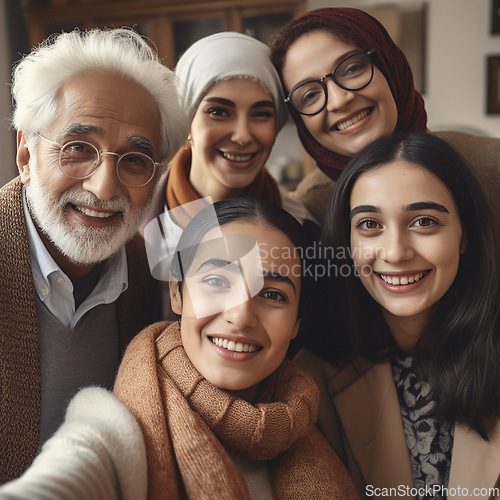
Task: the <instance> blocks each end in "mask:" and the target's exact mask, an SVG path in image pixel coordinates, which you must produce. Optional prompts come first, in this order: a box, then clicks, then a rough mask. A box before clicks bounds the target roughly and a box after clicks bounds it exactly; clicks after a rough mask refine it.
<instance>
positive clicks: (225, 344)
mask: <svg viewBox="0 0 500 500" xmlns="http://www.w3.org/2000/svg"><path fill="white" fill-rule="evenodd" d="M209 339H210V341H211V342H212V344H215V345H216V346H217V347H222V348H224V349H226V350H228V351H234V352H250V353H251V352H256V351H259V350H260V349H262V347H261V346H258V345H255V344H245V343H243V342H235V341H234V340H228V339H223V338H220V337H209Z"/></svg>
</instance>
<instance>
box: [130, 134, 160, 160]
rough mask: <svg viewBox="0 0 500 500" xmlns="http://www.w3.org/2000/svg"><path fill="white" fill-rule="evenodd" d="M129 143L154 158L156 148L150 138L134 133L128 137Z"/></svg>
mask: <svg viewBox="0 0 500 500" xmlns="http://www.w3.org/2000/svg"><path fill="white" fill-rule="evenodd" d="M127 143H128V144H130V145H131V146H134V148H137V149H139V150H140V151H142V152H144V153H146V154H148V155H149V156H151V157H152V158H154V152H155V149H154V148H153V145H152V144H151V141H150V140H149V139H146V138H145V137H139V136H136V135H132V136H129V137H127Z"/></svg>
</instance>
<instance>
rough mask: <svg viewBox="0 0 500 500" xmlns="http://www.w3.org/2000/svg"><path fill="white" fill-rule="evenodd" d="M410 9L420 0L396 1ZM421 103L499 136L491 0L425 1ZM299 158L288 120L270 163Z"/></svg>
mask: <svg viewBox="0 0 500 500" xmlns="http://www.w3.org/2000/svg"><path fill="white" fill-rule="evenodd" d="M0 2H1V3H0V6H1V7H0V82H1V83H2V85H0V151H1V152H2V160H1V161H2V163H1V164H0V185H3V184H4V183H5V182H6V181H7V180H9V179H11V178H12V177H14V176H15V175H16V169H15V164H14V155H15V135H14V133H13V132H12V131H11V130H9V124H10V121H9V117H10V113H11V109H10V94H9V86H8V83H9V80H10V70H11V68H10V64H9V63H8V62H7V61H8V54H7V53H6V43H5V40H4V37H5V36H6V35H5V34H6V22H5V14H4V4H5V0H0ZM389 3H391V2H390V0H309V9H315V8H319V7H341V6H351V7H354V6H356V7H359V8H364V9H370V8H372V7H374V6H380V5H382V4H389ZM392 3H393V4H396V5H397V6H399V7H400V8H402V9H407V10H408V9H410V10H411V9H414V8H415V7H418V6H419V5H421V3H422V1H421V0H396V1H393V2H392ZM427 5H428V25H427V40H426V46H427V52H426V65H427V66H426V71H427V79H426V92H425V95H424V97H425V101H426V108H427V111H428V116H429V122H428V123H429V128H430V129H431V130H444V129H459V130H467V131H476V132H478V133H481V134H485V135H491V136H495V137H500V115H490V116H488V115H487V114H486V57H487V55H493V54H499V55H500V35H496V36H493V35H490V0H427ZM294 158H295V159H298V160H300V159H301V148H300V145H299V143H298V139H297V136H296V133H295V128H294V126H293V125H292V124H290V125H287V127H286V128H285V130H284V131H283V132H281V133H280V136H279V137H278V141H277V145H276V148H275V150H274V151H273V155H272V157H271V159H270V162H269V166H270V167H271V170H278V169H279V167H280V165H281V164H282V163H286V162H287V161H289V160H290V159H294Z"/></svg>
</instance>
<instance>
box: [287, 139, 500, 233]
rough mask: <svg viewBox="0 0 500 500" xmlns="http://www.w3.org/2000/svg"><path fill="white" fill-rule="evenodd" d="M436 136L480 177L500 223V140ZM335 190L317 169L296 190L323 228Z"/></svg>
mask: <svg viewBox="0 0 500 500" xmlns="http://www.w3.org/2000/svg"><path fill="white" fill-rule="evenodd" d="M434 135H436V136H437V137H440V138H441V139H443V140H445V141H446V142H447V143H448V144H450V145H451V146H453V147H454V148H455V149H456V150H457V151H458V152H459V153H460V154H461V155H462V157H463V158H464V160H465V161H466V162H467V164H468V165H470V168H471V170H472V171H473V172H474V173H476V174H477V177H478V179H479V180H480V181H481V185H482V187H483V189H484V191H485V193H486V195H487V197H488V198H489V200H490V203H491V205H492V208H493V210H494V211H496V215H497V221H498V220H500V196H499V194H500V139H497V138H496V137H485V136H479V135H472V134H466V133H464V132H455V131H446V132H444V131H443V132H435V133H434ZM334 187H335V181H332V179H330V178H329V177H328V176H327V175H326V174H324V173H323V172H322V171H321V170H319V169H318V168H316V169H315V170H314V171H313V172H311V173H310V174H309V175H307V176H306V177H305V178H304V179H303V180H302V181H301V182H300V183H299V185H298V186H297V189H296V191H295V193H296V197H297V200H298V201H300V202H301V203H302V204H303V205H304V206H305V207H306V208H307V209H308V210H309V212H311V214H312V215H313V216H314V217H315V218H316V220H317V221H319V223H320V225H322V224H323V220H324V216H325V212H326V210H327V206H328V200H329V198H330V195H331V194H332V192H333V188H334Z"/></svg>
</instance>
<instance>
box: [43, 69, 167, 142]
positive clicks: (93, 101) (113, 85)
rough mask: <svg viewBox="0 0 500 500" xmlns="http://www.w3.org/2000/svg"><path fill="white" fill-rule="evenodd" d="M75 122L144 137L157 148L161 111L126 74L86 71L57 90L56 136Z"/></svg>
mask: <svg viewBox="0 0 500 500" xmlns="http://www.w3.org/2000/svg"><path fill="white" fill-rule="evenodd" d="M74 124H85V125H90V126H93V127H97V128H99V129H101V130H102V131H103V133H104V134H105V135H106V134H107V135H112V134H118V135H120V136H122V135H123V136H130V135H135V136H138V137H146V138H147V139H149V140H150V141H151V142H152V143H153V144H154V146H155V149H156V148H160V143H161V132H160V113H159V111H158V107H157V105H156V102H155V101H154V99H153V97H152V96H151V95H150V94H149V93H148V92H147V91H146V90H145V89H144V88H143V87H141V86H140V85H139V84H137V83H136V82H133V81H131V80H130V79H127V78H125V77H122V76H119V75H116V74H113V73H103V72H86V73H80V74H78V75H75V76H73V77H72V78H70V79H69V80H68V81H66V82H65V83H64V84H63V86H62V87H61V88H60V89H59V93H58V115H57V118H56V119H55V121H54V123H53V124H52V125H51V126H50V127H49V130H51V131H52V132H53V133H54V134H55V135H57V134H61V133H64V131H65V130H66V129H68V128H69V127H71V125H74Z"/></svg>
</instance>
